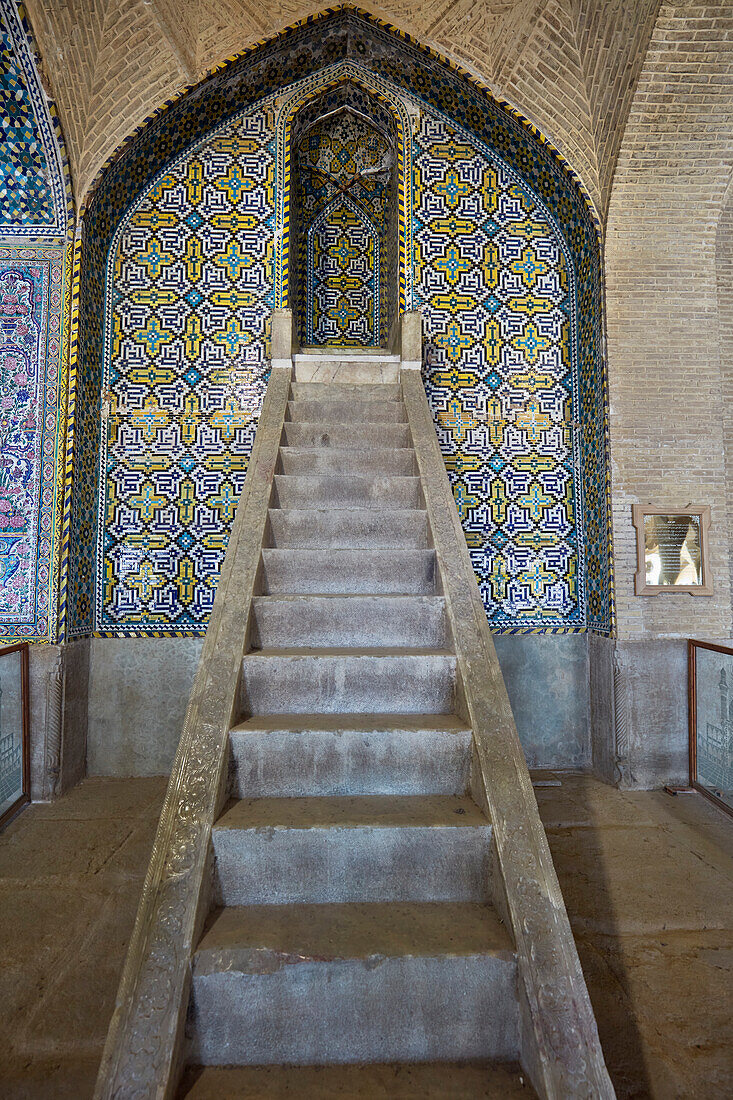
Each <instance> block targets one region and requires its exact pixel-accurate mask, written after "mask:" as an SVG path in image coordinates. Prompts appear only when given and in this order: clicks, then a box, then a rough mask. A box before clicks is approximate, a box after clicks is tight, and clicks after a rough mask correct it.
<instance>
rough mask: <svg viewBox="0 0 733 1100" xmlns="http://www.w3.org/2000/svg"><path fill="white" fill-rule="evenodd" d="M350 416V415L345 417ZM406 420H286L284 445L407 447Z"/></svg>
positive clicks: (409, 442) (408, 437)
mask: <svg viewBox="0 0 733 1100" xmlns="http://www.w3.org/2000/svg"><path fill="white" fill-rule="evenodd" d="M349 420H351V418H349ZM411 442H412V441H411V438H410V429H409V428H408V426H407V424H404V423H403V424H398V423H392V424H368V423H364V422H362V423H358V424H352V423H350V422H347V423H345V424H338V423H333V422H332V421H322V420H316V421H303V420H300V421H298V422H297V423H292V422H286V423H285V425H284V426H283V435H282V443H283V446H284V447H324V448H328V447H340V448H344V447H369V446H372V445H373V446H375V447H409V446H410V444H411Z"/></svg>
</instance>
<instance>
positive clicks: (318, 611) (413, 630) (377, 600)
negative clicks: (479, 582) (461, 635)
mask: <svg viewBox="0 0 733 1100" xmlns="http://www.w3.org/2000/svg"><path fill="white" fill-rule="evenodd" d="M296 553H297V551H296ZM252 608H253V628H254V629H253V633H252V637H251V645H252V648H253V649H268V648H280V647H283V646H290V647H300V646H310V647H311V648H316V647H318V646H411V647H413V648H421V647H422V648H434V649H441V648H445V647H446V642H447V635H446V619H445V600H444V599H443V598H442V596H323V595H317V596H313V595H306V596H303V595H279V596H256V597H255V598H254V600H253V602H252Z"/></svg>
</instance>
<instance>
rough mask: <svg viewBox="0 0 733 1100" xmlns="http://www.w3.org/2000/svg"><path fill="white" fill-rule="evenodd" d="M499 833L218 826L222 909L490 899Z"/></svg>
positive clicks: (449, 828)
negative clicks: (493, 844) (494, 839)
mask: <svg viewBox="0 0 733 1100" xmlns="http://www.w3.org/2000/svg"><path fill="white" fill-rule="evenodd" d="M490 840H491V827H490V826H489V825H488V824H486V825H482V826H460V823H459V824H458V825H453V824H449V825H413V826H409V825H405V824H393V825H383V824H381V823H376V824H375V823H372V824H364V825H349V826H347V827H342V826H340V825H338V824H332V825H324V826H322V827H312V828H302V829H298V828H285V827H274V826H269V827H268V826H262V825H259V826H258V827H256V828H251V829H235V828H221V827H218V826H217V827H215V828H214V830H213V831H212V842H213V846H214V853H215V856H216V870H215V883H214V893H215V901H216V903H217V904H218V905H227V906H228V905H290V904H293V903H295V904H298V903H308V904H318V905H324V904H332V903H344V902H385V901H432V902H435V901H486V900H487V898H488V889H489V874H490V866H489V862H490V861H489V846H490Z"/></svg>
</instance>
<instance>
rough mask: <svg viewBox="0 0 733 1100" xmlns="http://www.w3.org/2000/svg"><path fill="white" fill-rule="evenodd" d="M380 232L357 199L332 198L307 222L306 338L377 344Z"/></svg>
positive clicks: (355, 343) (363, 344) (321, 341)
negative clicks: (357, 203) (308, 223)
mask: <svg viewBox="0 0 733 1100" xmlns="http://www.w3.org/2000/svg"><path fill="white" fill-rule="evenodd" d="M379 266H380V265H379V235H378V233H377V231H376V229H375V227H374V225H373V224H372V223H371V222H370V221H369V220H368V219H367V218H366V217H365V215H364V213H363V211H362V210H361V209H360V208H359V207H358V206H357V205H356V203H355V202H353V201H352V200H350V199H348V198H346V197H345V196H344V197H342V198H337V199H334V201H333V202H332V204H331V205H330V206H328V207H326V209H325V210H324V211H322V212H321V213H320V214H319V215H318V217H317V218H316V219H315V220H314V221H313V222H312V224H311V225H310V226H309V227H308V246H307V276H306V277H307V282H308V293H307V305H306V339H307V342H308V343H309V344H339V345H343V346H349V345H355V346H361V347H370V346H371V347H375V346H379V300H380V297H379Z"/></svg>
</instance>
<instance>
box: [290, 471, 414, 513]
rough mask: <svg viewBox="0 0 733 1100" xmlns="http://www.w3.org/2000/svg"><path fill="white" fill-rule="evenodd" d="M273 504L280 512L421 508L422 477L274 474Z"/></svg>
mask: <svg viewBox="0 0 733 1100" xmlns="http://www.w3.org/2000/svg"><path fill="white" fill-rule="evenodd" d="M273 480H274V482H275V488H274V492H273V501H272V504H273V506H274V507H280V508H389V509H391V510H394V509H397V508H420V507H422V504H423V500H422V491H421V489H420V478H419V477H400V476H396V477H390V476H389V475H387V474H374V475H372V476H371V477H370V476H366V475H364V476H361V475H358V474H320V475H319V474H314V475H311V476H308V475H306V476H301V477H296V476H292V475H288V474H275V477H274V479H273Z"/></svg>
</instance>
